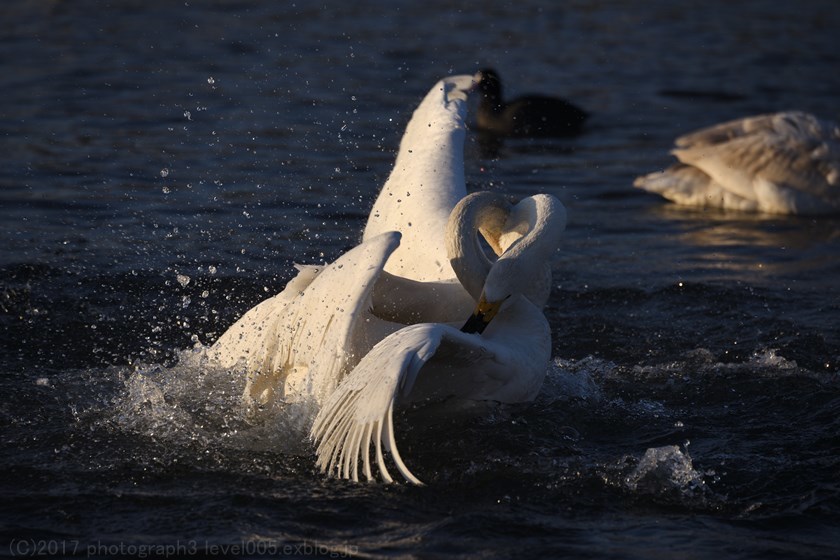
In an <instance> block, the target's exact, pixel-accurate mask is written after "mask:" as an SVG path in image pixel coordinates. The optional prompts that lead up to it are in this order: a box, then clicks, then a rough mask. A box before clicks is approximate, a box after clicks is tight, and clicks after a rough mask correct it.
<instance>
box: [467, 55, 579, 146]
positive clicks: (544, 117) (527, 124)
mask: <svg viewBox="0 0 840 560" xmlns="http://www.w3.org/2000/svg"><path fill="white" fill-rule="evenodd" d="M475 81H476V88H477V89H478V91H479V93H480V98H479V104H478V109H477V111H476V127H477V128H478V130H479V131H481V132H485V133H488V134H492V135H495V136H512V137H520V138H526V137H533V138H539V137H541V138H548V137H562V136H573V135H575V134H580V132H581V129H582V128H583V123H584V121H585V120H586V119H587V118H588V117H589V114H588V113H587V112H586V111H584V110H583V109H580V108H579V107H576V106H574V105H572V104H571V103H569V102H568V101H566V100H565V99H560V98H559V97H548V96H545V95H523V96H521V97H517V98H515V99H512V100H511V101H507V102H506V101H505V100H504V99H503V97H502V81H501V78H499V75H498V74H497V73H496V71H495V70H492V69H490V68H485V69H483V70H479V71H478V73H476V75H475Z"/></svg>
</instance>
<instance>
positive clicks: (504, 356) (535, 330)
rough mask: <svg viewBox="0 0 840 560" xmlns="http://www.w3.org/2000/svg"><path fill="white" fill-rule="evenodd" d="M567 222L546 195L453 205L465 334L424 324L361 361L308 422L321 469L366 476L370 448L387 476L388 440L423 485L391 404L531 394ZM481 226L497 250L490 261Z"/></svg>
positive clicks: (490, 197) (541, 362)
mask: <svg viewBox="0 0 840 560" xmlns="http://www.w3.org/2000/svg"><path fill="white" fill-rule="evenodd" d="M565 223H566V212H565V209H564V208H563V205H562V204H560V202H559V201H557V200H556V199H555V198H553V197H551V196H547V195H537V196H534V197H530V198H526V199H524V200H523V201H521V202H520V203H519V204H517V205H516V206H513V207H510V206H509V205H507V204H506V203H505V202H504V200H503V199H502V198H501V197H500V196H499V195H495V194H491V193H473V194H472V195H469V196H468V197H466V198H464V199H463V200H462V201H461V202H459V203H458V205H457V206H456V208H455V209H454V210H453V212H452V215H451V217H450V220H449V224H448V227H447V230H446V232H447V240H448V248H449V255H450V261H451V263H452V266H453V268H454V269H455V271H456V273H457V274H458V278H459V279H461V282H462V284H463V285H464V286H465V288H467V290H468V291H470V293H471V294H472V295H473V297H474V298H475V299H476V301H478V306H477V308H476V311H475V314H474V315H473V317H471V319H470V320H469V321H467V323H466V324H465V325H464V327H463V329H462V330H459V329H458V328H457V327H456V326H453V325H446V324H430V323H422V324H416V325H411V326H408V327H405V328H402V329H400V330H398V331H396V332H394V333H393V334H391V335H390V336H388V337H386V338H384V339H383V340H382V341H381V342H379V343H378V344H376V345H375V346H374V347H373V349H372V350H371V351H370V352H369V353H367V354H366V355H365V356H364V357H363V358H362V360H361V361H360V362H359V364H358V365H357V366H356V367H355V368H354V369H353V371H352V372H351V373H350V374H349V375H348V376H347V378H346V379H344V380H343V381H342V382H341V384H340V385H339V386H338V388H337V389H336V390H335V391H334V392H333V393H332V394H331V395H330V397H329V398H328V399H327V400H326V402H325V403H324V406H323V407H322V409H321V411H320V413H319V414H318V416H317V418H316V420H315V423H314V425H313V427H312V431H311V435H312V437H313V439H314V440H315V441H316V442H318V448H317V455H318V465H319V467H320V468H321V470H322V471H324V472H327V473H328V474H330V475H335V476H340V477H343V478H352V479H353V480H358V478H359V466H360V464H361V468H362V473H363V474H364V476H365V477H366V478H367V479H368V480H372V479H373V473H372V469H371V462H370V446H371V444H373V445H374V447H375V456H376V462H377V465H378V469H379V473H380V475H381V476H382V478H383V479H385V480H387V481H391V480H392V478H391V476H390V473H389V472H388V469H387V467H386V465H385V461H384V455H383V452H382V445H383V444H384V446H385V449H386V450H388V451H389V452H390V454H391V456H392V459H393V461H394V463H395V465H396V467H397V469H398V470H399V472H400V473H401V474H402V475H403V477H404V478H405V479H406V480H408V481H410V482H412V483H415V484H421V482H420V480H419V479H418V478H417V477H416V476H414V474H412V473H411V471H410V470H409V469H408V468H407V467H406V466H405V464H404V463H403V461H402V459H401V457H400V455H399V451H398V449H397V445H396V441H395V437H394V428H393V410H394V406H395V404H403V403H407V402H413V401H418V400H425V399H439V398H444V397H451V396H454V397H460V398H466V399H471V400H494V401H501V402H522V401H528V400H532V399H533V398H534V397H535V396H536V394H537V392H538V391H539V389H540V387H541V385H542V381H543V378H544V376H545V372H546V369H547V367H548V363H549V360H550V357H551V333H550V329H549V325H548V322H547V321H546V319H545V317H544V315H543V313H542V311H541V308H542V306H543V305H544V304H545V302H546V301H547V298H548V294H549V291H550V287H551V268H550V263H551V255H552V254H553V252H554V251H555V250H556V248H557V246H558V244H559V241H560V236H561V234H562V232H563V230H564V228H565ZM478 231H481V233H482V234H483V235H484V237H485V238H486V240H487V242H488V243H489V244H490V245H492V246H493V247H494V250H495V251H497V252H502V254H501V256H500V257H499V259H498V260H497V261H496V262H495V263H493V264H492V266H491V264H490V262H489V261H488V260H487V259H486V257H484V254H483V252H482V250H481V247H480V246H479V241H478V237H477V232H478ZM485 327H486V329H485ZM464 331H466V332H464ZM472 333H480V334H472Z"/></svg>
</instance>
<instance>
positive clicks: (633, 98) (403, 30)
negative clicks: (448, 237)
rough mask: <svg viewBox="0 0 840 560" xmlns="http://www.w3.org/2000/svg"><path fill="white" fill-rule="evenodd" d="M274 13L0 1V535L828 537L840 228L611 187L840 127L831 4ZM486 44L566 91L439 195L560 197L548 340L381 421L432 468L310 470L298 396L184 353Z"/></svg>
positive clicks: (182, 540) (671, 550) (320, 251)
mask: <svg viewBox="0 0 840 560" xmlns="http://www.w3.org/2000/svg"><path fill="white" fill-rule="evenodd" d="M284 4H285V3H282V2H278V3H269V2H256V1H254V2H250V1H246V0H243V1H236V2H235V1H227V2H215V3H205V2H192V1H190V2H163V1H148V0H147V1H144V2H116V3H113V4H112V5H107V4H105V3H102V2H87V1H77V2H72V3H71V2H47V1H36V0H31V1H18V2H12V3H9V5H8V6H4V16H3V18H2V22H0V63H2V72H0V99H2V103H1V104H0V153H2V154H3V155H2V161H3V165H0V208H2V213H0V219H2V222H1V223H2V228H0V244H2V247H3V250H2V252H1V253H0V387H2V393H1V394H2V396H3V398H2V399H0V441H2V446H3V452H2V456H0V472H2V477H0V496H2V500H0V535H1V536H2V539H0V541H2V542H0V546H1V547H2V552H0V553H2V554H4V555H7V556H23V555H34V554H37V553H50V554H53V555H59V556H72V555H76V556H79V555H92V556H99V557H113V556H116V555H118V554H120V553H133V554H134V555H140V554H143V555H157V557H174V556H180V557H190V556H197V555H198V554H206V555H209V556H213V557H258V556H263V557H275V556H278V555H280V554H297V555H309V556H329V555H333V556H341V555H357V556H364V557H368V556H372V557H383V556H388V557H414V556H416V557H422V558H428V557H454V556H470V557H490V558H507V557H532V558H538V557H571V558H640V559H641V558H692V559H693V558H835V557H837V556H838V554H840V544H838V543H840V386H839V385H838V383H840V375H838V374H839V373H840V326H838V325H840V258H838V257H840V222H838V220H837V219H835V218H822V219H818V220H817V219H810V218H797V217H770V216H761V215H759V216H749V215H746V216H745V215H738V214H732V213H723V212H712V211H686V210H681V209H678V208H675V207H673V206H670V205H668V204H666V203H664V202H662V201H661V200H659V199H657V198H655V197H653V196H651V195H647V194H645V193H642V192H639V191H637V190H636V189H634V188H633V187H632V186H631V185H632V181H633V178H634V177H635V176H637V175H639V174H643V173H648V172H650V171H652V170H655V169H659V168H662V167H664V166H665V165H667V164H668V163H669V162H670V156H669V155H668V153H667V150H668V149H669V147H670V145H671V142H672V140H673V138H674V137H676V136H677V135H679V134H681V133H684V132H687V131H690V130H692V129H694V128H697V127H700V126H705V125H708V124H711V123H715V122H719V121H722V120H726V119H731V118H736V117H740V116H746V115H750V114H756V113H761V112H765V111H774V110H784V109H802V110H806V111H810V112H813V113H815V114H817V115H820V116H822V117H825V118H833V119H837V118H838V117H840V105H838V100H839V99H840V72H838V68H840V39H838V34H837V29H838V28H840V10H838V9H837V7H836V5H835V2H831V1H825V2H819V1H812V2H799V3H795V4H790V3H780V2H769V1H768V2H760V1H754V2H740V3H737V4H736V3H731V2H723V1H717V0H712V1H707V2H703V3H698V4H696V5H690V6H689V5H682V4H680V3H673V2H664V1H663V2H648V3H646V4H645V5H643V6H634V7H632V8H631V7H628V6H626V5H625V4H626V3H624V2H565V3H560V2H536V1H530V0H519V1H517V2H490V3H485V4H486V5H485V6H483V7H482V8H480V9H479V8H468V7H466V6H464V7H461V8H457V7H454V6H453V5H452V4H451V3H443V2H434V1H431V2H430V1H424V2H408V3H403V4H401V5H400V6H395V5H392V4H391V3H378V2H366V1H357V2H353V3H350V4H343V3H335V4H334V5H328V6H326V7H322V6H321V4H318V5H317V7H316V6H314V5H313V6H312V7H310V5H309V4H308V3H304V2H299V3H298V5H297V6H292V5H284ZM484 66H494V67H495V68H496V69H497V70H498V71H499V72H500V74H501V76H502V78H503V79H504V80H505V82H506V85H507V90H508V92H509V93H510V94H511V95H515V94H521V93H527V92H541V93H549V94H556V95H563V96H565V97H567V98H569V99H571V100H573V101H574V102H576V103H577V104H579V105H581V106H582V107H584V108H585V109H587V110H588V111H590V112H591V113H593V115H594V116H593V118H592V120H591V121H590V122H589V126H588V128H587V131H586V132H585V134H584V135H583V136H581V137H579V138H575V139H569V140H558V141H540V142H534V141H528V140H518V141H515V142H513V141H509V142H506V143H505V144H504V145H502V146H500V147H498V148H497V150H496V151H495V152H493V153H488V152H487V151H485V150H484V149H483V148H482V146H480V145H479V144H478V142H477V141H476V139H475V138H474V137H472V136H469V137H468V145H467V162H466V172H467V178H468V183H469V186H470V188H472V189H489V190H498V191H502V192H509V193H514V194H520V195H529V194H533V193H535V192H550V193H552V194H554V195H555V196H557V197H559V198H560V199H561V200H562V201H563V202H564V204H565V205H566V206H567V208H568V212H569V217H570V224H569V228H568V232H567V236H566V240H565V242H564V245H563V247H562V250H561V251H560V253H558V255H557V258H556V262H555V266H554V278H555V284H556V287H555V290H554V293H553V295H552V301H551V303H550V304H549V307H548V309H547V315H548V318H549V322H550V324H551V326H552V329H553V340H554V356H555V361H554V363H553V365H552V367H551V369H550V371H549V372H548V376H547V379H546V383H545V386H544V388H543V391H542V393H541V395H540V396H539V398H538V399H537V400H536V401H535V402H534V403H530V404H523V405H516V406H494V405H491V404H488V405H486V406H485V407H483V408H482V410H481V411H480V413H479V414H474V413H473V414H466V413H465V414H464V415H463V417H461V416H458V417H439V418H436V419H435V420H434V421H433V420H430V419H429V414H428V413H426V414H423V413H424V411H422V410H420V411H418V410H409V411H405V412H403V413H402V415H401V416H400V417H399V418H398V420H397V422H398V427H397V429H398V434H399V436H400V448H401V451H402V455H403V458H404V459H406V461H407V462H408V464H409V465H410V466H411V467H412V469H413V470H414V471H415V472H416V473H417V474H418V475H419V476H420V477H421V478H422V479H424V480H426V481H427V482H428V483H429V484H428V486H426V487H424V488H414V487H407V486H404V485H382V484H376V485H369V484H353V483H348V482H343V481H341V482H340V481H334V480H325V479H323V478H322V476H321V475H320V474H319V473H318V472H317V471H316V469H315V466H314V459H313V454H312V448H311V447H310V446H309V443H308V442H307V440H306V439H305V436H304V434H305V431H306V430H305V427H306V424H307V422H308V421H309V420H311V418H309V417H307V415H306V414H305V413H304V412H301V411H298V412H299V413H295V411H284V412H283V413H278V414H275V415H274V416H271V417H269V418H268V419H267V420H265V421H262V422H259V423H256V424H255V423H252V422H249V421H247V419H245V418H244V417H243V416H242V413H241V411H240V410H239V408H238V401H237V397H238V395H239V392H240V391H241V388H242V384H243V380H241V379H238V378H236V376H235V375H232V374H231V373H230V372H226V371H218V370H214V369H213V368H211V367H208V366H207V365H206V364H204V363H202V362H201V360H200V353H199V352H197V351H195V350H194V348H196V347H199V348H200V346H201V345H203V344H208V343H211V342H212V341H213V340H215V338H216V337H217V336H219V335H220V334H221V333H222V332H224V330H225V329H226V328H227V326H229V325H230V324H231V323H232V322H233V321H234V320H235V319H236V318H238V317H239V316H240V315H241V314H242V313H243V312H244V311H245V310H247V309H248V308H250V307H251V306H252V305H254V304H255V303H257V302H258V301H260V300H262V299H263V298H265V297H267V296H268V295H272V294H274V293H276V292H277V291H279V290H281V289H282V287H283V286H284V284H285V282H286V281H287V280H288V279H289V278H290V277H291V275H292V273H293V269H292V263H293V262H303V263H317V262H325V261H331V260H332V259H334V258H335V257H336V256H338V255H339V254H341V253H342V252H343V251H345V250H347V249H348V248H350V247H352V246H353V245H354V244H355V243H356V242H357V241H358V239H359V237H360V233H361V229H362V227H363V225H364V222H365V219H366V216H367V211H368V209H369V208H370V206H371V205H372V203H373V199H374V198H375V196H376V194H377V192H378V189H379V187H380V186H381V185H382V183H383V182H384V180H385V178H386V177H387V175H388V172H389V170H390V166H391V164H392V163H393V159H394V155H395V151H396V149H397V145H398V142H399V138H400V136H401V134H402V130H403V127H404V125H405V123H406V122H407V120H408V119H409V117H410V115H411V112H412V110H413V109H414V107H415V106H416V104H417V103H418V102H419V100H420V99H421V98H422V96H423V95H424V94H425V92H426V91H427V90H428V89H429V88H430V87H431V86H432V85H433V84H434V83H435V82H436V81H437V80H438V79H439V78H441V77H442V76H445V75H447V74H450V73H472V72H474V71H475V70H477V69H478V68H480V67H484ZM425 412H428V411H425ZM132 547H133V548H132Z"/></svg>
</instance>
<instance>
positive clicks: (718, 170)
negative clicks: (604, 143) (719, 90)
mask: <svg viewBox="0 0 840 560" xmlns="http://www.w3.org/2000/svg"><path fill="white" fill-rule="evenodd" d="M676 145H677V148H676V149H675V150H673V151H672V153H673V154H674V155H675V156H676V157H677V159H679V160H680V162H681V163H678V164H675V165H673V166H671V167H670V168H668V169H666V170H665V171H662V172H657V173H651V174H649V175H645V176H642V177H638V178H637V179H636V180H635V182H634V186H636V187H639V188H641V189H644V190H646V191H650V192H654V193H658V194H660V195H662V196H663V197H665V198H667V199H669V200H671V201H673V202H676V203H678V204H683V205H690V206H703V207H715V208H723V209H731V210H742V211H751V212H767V213H772V214H807V215H816V214H830V213H837V212H840V126H838V125H837V124H836V123H832V122H828V121H824V120H819V119H817V118H816V117H814V116H813V115H810V114H808V113H803V112H799V111H791V112H783V113H775V114H768V115H760V116H756V117H748V118H744V119H738V120H733V121H729V122H725V123H722V124H718V125H715V126H712V127H709V128H705V129H702V130H699V131H697V132H693V133H691V134H687V135H685V136H682V137H680V138H678V139H677V140H676Z"/></svg>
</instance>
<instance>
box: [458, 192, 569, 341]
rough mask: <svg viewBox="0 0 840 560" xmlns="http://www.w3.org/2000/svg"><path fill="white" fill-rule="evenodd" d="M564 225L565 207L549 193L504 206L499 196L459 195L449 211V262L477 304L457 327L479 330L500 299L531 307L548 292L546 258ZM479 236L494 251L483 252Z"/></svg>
mask: <svg viewBox="0 0 840 560" xmlns="http://www.w3.org/2000/svg"><path fill="white" fill-rule="evenodd" d="M565 228H566V209H565V208H564V206H563V204H562V203H561V202H560V201H559V200H557V199H556V198H554V197H553V196H551V195H546V194H538V195H535V196H530V197H527V198H524V199H522V200H521V201H520V202H519V203H517V204H510V203H509V202H507V201H506V200H505V198H504V197H502V196H501V195H499V194H496V193H488V192H478V193H473V194H471V195H468V196H467V197H465V198H463V199H462V200H461V201H460V202H459V203H458V204H457V205H456V207H455V209H453V211H452V214H451V215H450V221H449V227H448V235H447V239H448V240H449V242H450V247H449V248H450V251H449V256H450V262H451V263H452V267H453V269H454V270H455V273H456V275H457V276H458V279H459V280H460V281H461V283H462V285H463V286H464V287H465V288H466V289H467V291H469V292H470V293H471V294H472V295H473V297H474V298H475V299H476V301H477V302H478V304H477V306H476V309H475V311H474V313H473V315H472V316H471V317H470V319H469V320H468V321H467V323H466V324H465V325H464V327H463V329H462V330H464V331H465V332H478V333H480V332H482V331H483V330H484V328H485V327H486V326H487V325H488V324H489V323H490V321H491V320H492V319H493V318H494V317H495V316H496V314H497V313H498V312H499V310H500V309H501V308H502V306H503V305H504V304H505V302H507V301H509V300H515V299H516V297H520V296H521V297H525V298H527V299H528V300H529V301H530V302H531V303H533V304H534V305H536V306H537V307H542V306H543V305H545V303H546V301H548V296H549V293H550V291H551V257H552V255H553V254H554V252H555V251H556V250H557V247H558V246H559V244H560V239H561V237H562V234H563V231H564V230H565ZM479 234H481V235H482V236H483V237H484V239H485V240H486V242H487V244H488V245H489V246H490V247H491V248H493V251H494V252H495V253H496V254H497V255H498V258H497V260H496V261H495V262H491V261H490V260H489V259H487V257H486V256H484V252H483V250H482V248H481V246H480V243H479V241H478V235H479Z"/></svg>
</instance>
